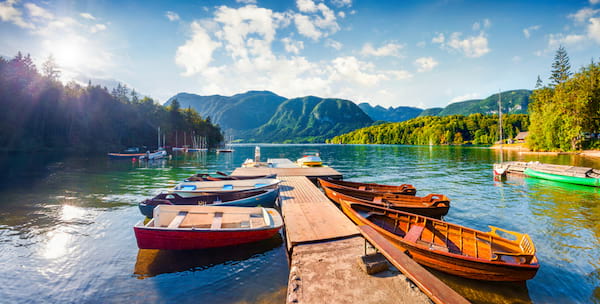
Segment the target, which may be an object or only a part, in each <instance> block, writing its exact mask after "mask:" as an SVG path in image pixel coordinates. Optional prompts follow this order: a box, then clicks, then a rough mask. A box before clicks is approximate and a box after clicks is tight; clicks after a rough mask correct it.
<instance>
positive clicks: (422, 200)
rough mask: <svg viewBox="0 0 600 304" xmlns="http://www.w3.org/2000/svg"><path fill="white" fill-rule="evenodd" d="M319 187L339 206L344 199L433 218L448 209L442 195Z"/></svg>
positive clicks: (440, 215)
mask: <svg viewBox="0 0 600 304" xmlns="http://www.w3.org/2000/svg"><path fill="white" fill-rule="evenodd" d="M322 181H323V180H322V179H319V182H322ZM321 187H322V188H323V190H324V191H325V195H327V197H329V198H330V199H331V200H333V201H334V202H336V203H338V204H341V200H342V199H344V200H347V201H350V202H355V203H363V204H369V205H375V206H380V207H386V208H391V209H395V210H401V211H404V212H409V213H415V214H420V215H424V216H429V217H434V218H440V217H442V216H444V215H446V214H447V213H448V210H449V209H450V200H449V199H448V197H446V196H445V195H442V194H429V195H427V196H424V197H418V196H410V195H402V194H391V193H388V194H382V193H374V192H368V191H358V190H352V189H342V188H330V187H327V186H325V185H324V183H321Z"/></svg>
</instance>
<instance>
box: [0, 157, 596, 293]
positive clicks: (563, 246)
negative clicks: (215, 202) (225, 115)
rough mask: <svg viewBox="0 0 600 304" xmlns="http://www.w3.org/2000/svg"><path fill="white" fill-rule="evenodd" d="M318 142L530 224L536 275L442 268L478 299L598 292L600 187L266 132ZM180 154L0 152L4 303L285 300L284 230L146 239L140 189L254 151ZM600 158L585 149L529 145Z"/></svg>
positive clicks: (496, 221) (473, 214) (361, 170)
mask: <svg viewBox="0 0 600 304" xmlns="http://www.w3.org/2000/svg"><path fill="white" fill-rule="evenodd" d="M308 150H317V151H320V152H321V157H322V158H323V160H324V162H325V163H326V164H327V165H330V166H332V167H334V168H335V169H337V170H338V171H340V172H341V173H342V174H343V175H344V178H345V179H347V180H353V181H361V182H379V183H390V184H400V183H411V184H413V185H414V186H415V187H416V188H417V189H418V192H417V195H419V196H424V195H426V194H428V193H441V194H446V195H447V196H448V197H450V199H451V200H452V205H451V208H450V212H449V214H448V215H447V216H446V217H445V220H447V221H450V222H453V223H457V224H461V225H465V226H469V227H473V228H477V229H480V230H484V231H487V230H488V228H487V225H493V226H498V227H502V228H506V229H509V230H515V231H519V232H526V233H528V234H529V235H530V236H531V238H532V239H533V241H534V243H535V245H536V247H537V255H538V258H539V260H540V264H541V267H540V270H539V272H538V274H537V276H536V277H535V278H534V279H532V280H529V281H528V282H527V283H526V284H512V283H509V284H498V283H483V282H477V281H472V280H466V279H460V278H456V277H452V276H449V275H445V274H442V273H436V274H437V275H438V276H440V277H441V278H442V279H443V280H444V281H446V282H447V283H448V284H449V285H450V286H451V287H453V288H455V289H457V290H458V291H459V292H460V293H462V294H463V295H465V296H466V297H468V298H469V299H470V300H472V301H475V302H478V303H529V302H534V303H600V287H599V286H600V246H599V245H600V204H599V203H600V189H597V188H591V187H583V186H572V185H566V184H560V183H554V182H548V181H543V180H536V179H531V178H519V177H509V178H508V179H507V180H506V181H495V180H494V179H493V176H492V170H491V165H492V163H493V162H495V161H497V159H498V154H497V152H495V151H493V150H489V149H485V148H477V147H447V146H442V147H422V146H385V145H261V153H262V155H263V160H264V159H266V158H267V157H271V158H290V159H292V160H295V159H296V158H298V157H299V156H300V155H301V154H302V153H303V152H304V151H308ZM253 153H254V145H248V146H236V147H235V152H234V153H233V154H220V155H217V154H215V153H204V154H202V153H201V154H179V155H176V156H175V157H174V158H173V159H172V160H168V161H159V162H155V163H151V164H139V163H132V162H130V161H111V160H109V159H108V158H106V157H105V156H103V155H99V156H85V157H82V156H61V155H53V154H0V168H2V172H3V177H2V179H0V197H1V198H2V201H0V258H1V259H2V271H1V272H0V296H1V297H2V300H0V302H4V303H26V302H51V303H70V302H76V303H112V302H118V303H122V302H128V303H142V302H145V303H147V302H152V303H173V302H178V303H188V302H189V303H191V302H194V303H197V302H203V303H256V302H259V303H283V302H284V301H285V295H286V288H287V286H286V285H287V277H288V263H287V256H286V252H285V246H284V242H283V238H282V236H281V235H277V236H276V237H274V238H272V239H269V240H267V241H264V242H261V243H257V244H249V245H244V246H239V247H236V248H227V249H214V250H204V251H188V252H169V251H158V250H139V249H138V248H137V246H136V242H135V237H134V235H133V229H132V227H133V225H134V224H135V223H136V222H138V221H140V220H142V219H143V217H142V216H141V215H140V213H139V211H138V208H137V203H138V202H139V201H141V200H143V199H145V198H148V197H151V196H153V195H155V194H158V193H159V192H161V191H164V190H165V189H167V188H168V187H169V186H172V185H174V184H175V183H177V182H178V181H181V180H182V179H184V178H185V177H188V176H190V175H192V174H194V173H198V172H215V171H217V170H219V171H224V172H227V173H229V172H231V171H232V170H233V169H235V168H237V167H239V166H240V165H241V163H242V162H243V161H244V160H245V159H246V158H251V157H253ZM504 158H505V160H507V159H508V160H511V159H514V160H525V161H530V160H539V161H541V162H547V163H556V164H572V165H577V166H587V167H595V168H600V160H595V159H589V158H582V157H578V156H569V155H565V156H544V157H540V156H536V155H526V156H520V155H518V154H516V153H507V154H505V156H504Z"/></svg>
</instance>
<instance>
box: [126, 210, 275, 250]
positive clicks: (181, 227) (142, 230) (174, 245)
mask: <svg viewBox="0 0 600 304" xmlns="http://www.w3.org/2000/svg"><path fill="white" fill-rule="evenodd" d="M282 226H283V220H282V218H281V215H279V213H278V212H277V210H275V209H270V208H258V207H256V208H246V207H213V206H174V205H160V206H158V207H157V208H156V209H154V218H153V219H152V220H150V221H149V222H148V223H146V224H144V222H143V221H142V222H139V223H138V224H137V225H135V226H134V227H133V230H134V232H135V237H136V239H137V244H138V247H139V248H140V249H167V250H190V249H204V248H215V247H225V246H233V245H239V244H245V243H252V242H257V241H261V240H266V239H268V238H270V237H272V236H273V235H275V233H277V232H278V231H279V229H281V227H282Z"/></svg>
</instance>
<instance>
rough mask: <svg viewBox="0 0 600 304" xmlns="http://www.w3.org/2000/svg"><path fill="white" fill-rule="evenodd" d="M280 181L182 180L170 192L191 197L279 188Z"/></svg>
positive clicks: (262, 179) (260, 179)
mask: <svg viewBox="0 0 600 304" xmlns="http://www.w3.org/2000/svg"><path fill="white" fill-rule="evenodd" d="M280 182H281V181H280V180H278V179H274V178H257V179H243V180H219V181H201V182H198V181H194V182H182V183H179V184H178V185H177V186H175V187H174V188H172V189H171V190H170V191H169V192H171V193H177V194H179V195H180V196H182V197H191V196H198V195H204V194H211V193H224V192H234V191H240V190H258V189H277V188H278V185H279V183H280Z"/></svg>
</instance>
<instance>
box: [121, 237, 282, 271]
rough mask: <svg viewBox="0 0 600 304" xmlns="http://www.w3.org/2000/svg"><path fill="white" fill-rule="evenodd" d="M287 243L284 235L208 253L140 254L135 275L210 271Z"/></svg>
mask: <svg viewBox="0 0 600 304" xmlns="http://www.w3.org/2000/svg"><path fill="white" fill-rule="evenodd" d="M281 244H283V238H282V237H281V234H279V233H277V234H275V235H274V236H273V237H272V238H270V239H268V240H264V241H260V242H256V243H250V244H243V245H237V246H234V247H223V248H212V249H204V250H154V249H140V250H139V251H138V255H137V260H136V263H135V269H134V271H133V273H134V274H135V275H137V277H138V278H140V279H144V278H148V277H153V276H156V275H159V274H163V273H174V272H181V271H195V270H203V269H206V268H210V267H212V266H214V265H218V264H223V263H226V262H230V261H243V260H246V259H249V258H251V257H252V256H254V255H257V254H262V253H265V252H267V251H269V250H272V249H275V248H277V247H279V246H281Z"/></svg>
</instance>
